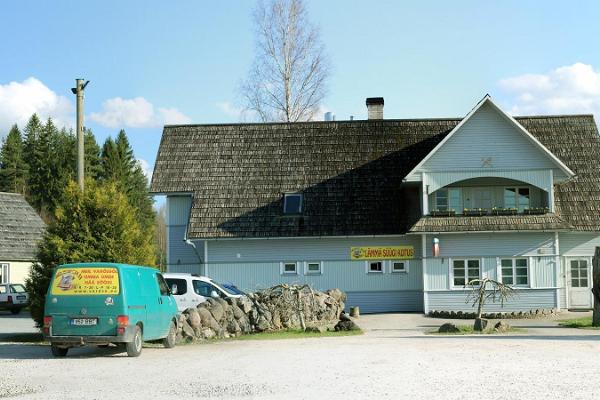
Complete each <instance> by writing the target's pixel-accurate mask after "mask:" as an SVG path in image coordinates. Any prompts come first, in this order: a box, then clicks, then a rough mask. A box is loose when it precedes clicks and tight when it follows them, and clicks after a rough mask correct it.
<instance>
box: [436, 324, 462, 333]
mask: <svg viewBox="0 0 600 400" xmlns="http://www.w3.org/2000/svg"><path fill="white" fill-rule="evenodd" d="M438 332H439V333H457V332H460V329H458V328H457V327H456V325H454V324H453V323H451V322H446V323H445V324H443V325H442V326H440V327H439V329H438Z"/></svg>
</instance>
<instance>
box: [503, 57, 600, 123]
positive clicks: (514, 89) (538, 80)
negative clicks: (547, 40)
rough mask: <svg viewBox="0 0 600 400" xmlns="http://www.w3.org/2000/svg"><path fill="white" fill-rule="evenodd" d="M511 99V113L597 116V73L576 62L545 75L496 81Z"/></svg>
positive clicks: (599, 105)
mask: <svg viewBox="0 0 600 400" xmlns="http://www.w3.org/2000/svg"><path fill="white" fill-rule="evenodd" d="M499 86H500V88H501V89H502V90H504V91H505V92H507V93H508V94H510V95H511V96H514V99H513V100H512V108H511V110H510V111H511V113H512V114H514V115H525V114H574V113H577V114H583V113H586V114H588V113H589V114H596V116H600V71H596V70H594V68H593V67H592V66H591V65H588V64H583V63H576V64H573V65H568V66H564V67H559V68H556V69H554V70H552V71H550V72H548V73H546V74H525V75H520V76H515V77H511V78H507V79H502V80H501V81H500V82H499Z"/></svg>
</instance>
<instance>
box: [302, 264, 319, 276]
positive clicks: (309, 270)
mask: <svg viewBox="0 0 600 400" xmlns="http://www.w3.org/2000/svg"><path fill="white" fill-rule="evenodd" d="M305 273H306V274H307V275H320V274H321V273H323V271H322V265H321V263H320V262H307V263H306V267H305Z"/></svg>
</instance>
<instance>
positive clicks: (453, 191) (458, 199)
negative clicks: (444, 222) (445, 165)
mask: <svg viewBox="0 0 600 400" xmlns="http://www.w3.org/2000/svg"><path fill="white" fill-rule="evenodd" d="M435 205H436V207H437V209H438V210H439V211H448V210H454V211H456V212H457V213H459V212H461V211H462V209H463V207H462V196H461V191H460V189H459V188H442V189H439V190H438V191H437V192H435Z"/></svg>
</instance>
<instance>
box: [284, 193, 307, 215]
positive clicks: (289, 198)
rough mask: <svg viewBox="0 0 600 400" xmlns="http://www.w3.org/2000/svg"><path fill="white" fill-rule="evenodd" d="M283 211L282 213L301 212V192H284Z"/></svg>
mask: <svg viewBox="0 0 600 400" xmlns="http://www.w3.org/2000/svg"><path fill="white" fill-rule="evenodd" d="M283 213H284V214H301V213H302V194H300V193H286V194H285V195H284V196H283Z"/></svg>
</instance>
